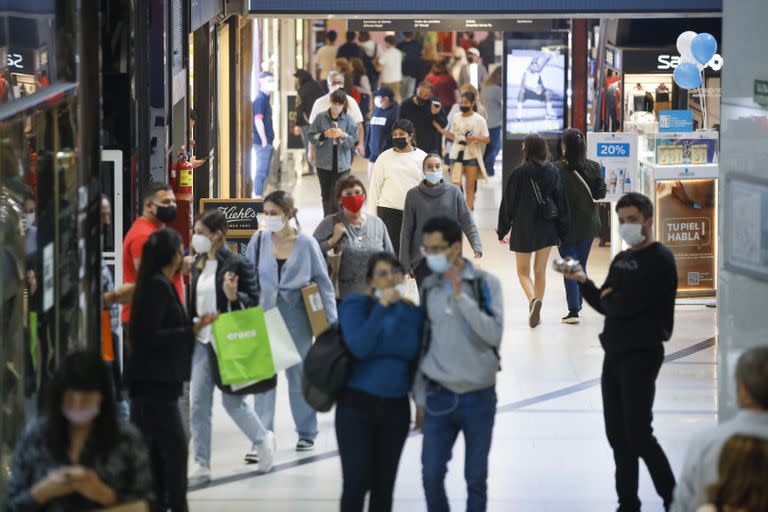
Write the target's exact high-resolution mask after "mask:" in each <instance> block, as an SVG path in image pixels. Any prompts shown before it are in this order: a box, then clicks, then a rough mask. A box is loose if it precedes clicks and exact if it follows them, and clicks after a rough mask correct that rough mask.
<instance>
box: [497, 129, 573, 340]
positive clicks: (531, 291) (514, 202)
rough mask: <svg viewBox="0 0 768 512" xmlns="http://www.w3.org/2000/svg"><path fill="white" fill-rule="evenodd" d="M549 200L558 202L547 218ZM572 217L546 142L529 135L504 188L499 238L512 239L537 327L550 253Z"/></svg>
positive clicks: (531, 320)
mask: <svg viewBox="0 0 768 512" xmlns="http://www.w3.org/2000/svg"><path fill="white" fill-rule="evenodd" d="M547 199H549V200H550V201H551V202H552V203H554V204H555V205H556V206H557V216H556V217H555V218H547V216H546V215H545V212H544V211H543V208H542V206H541V201H546V200H547ZM569 218H570V214H569V213H568V199H567V197H566V195H565V190H564V189H563V182H562V180H561V179H560V174H559V173H558V172H557V168H556V167H555V166H554V165H552V164H551V163H549V150H548V149H547V142H546V141H545V140H544V139H543V138H542V137H541V135H538V134H535V133H533V134H531V135H528V136H527V137H526V138H525V139H524V140H523V163H522V164H521V165H520V166H519V167H518V168H517V169H515V170H514V171H513V172H512V174H511V175H510V176H509V179H508V180H507V184H506V186H505V187H504V193H503V195H502V199H501V207H500V208H499V225H498V229H497V231H496V232H497V233H498V236H499V241H500V242H501V243H503V244H506V243H509V248H510V250H512V251H514V253H515V259H516V262H517V277H518V279H520V284H521V285H522V287H523V292H524V293H525V296H526V297H527V299H528V304H529V306H528V325H529V326H530V327H532V328H533V327H536V326H538V325H539V324H540V323H541V306H542V301H543V299H544V290H545V289H546V286H547V262H548V261H549V253H550V252H551V251H552V247H554V246H556V245H559V244H560V243H561V241H562V240H565V238H566V237H567V236H568V222H569ZM510 228H511V229H512V232H511V235H510ZM508 235H510V236H508ZM531 255H533V278H531Z"/></svg>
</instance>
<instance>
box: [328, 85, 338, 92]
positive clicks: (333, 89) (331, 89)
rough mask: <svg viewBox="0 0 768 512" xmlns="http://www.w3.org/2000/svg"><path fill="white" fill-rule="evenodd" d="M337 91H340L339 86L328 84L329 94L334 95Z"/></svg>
mask: <svg viewBox="0 0 768 512" xmlns="http://www.w3.org/2000/svg"><path fill="white" fill-rule="evenodd" d="M339 89H341V85H339V84H330V85H329V86H328V92H330V93H331V94H333V93H335V92H336V91H338V90H339Z"/></svg>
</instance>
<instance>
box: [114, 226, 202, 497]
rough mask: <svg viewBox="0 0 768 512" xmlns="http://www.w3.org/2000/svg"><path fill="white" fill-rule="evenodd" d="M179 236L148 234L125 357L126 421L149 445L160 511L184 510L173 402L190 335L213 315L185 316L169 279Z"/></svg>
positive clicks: (185, 375) (183, 470) (182, 450)
mask: <svg viewBox="0 0 768 512" xmlns="http://www.w3.org/2000/svg"><path fill="white" fill-rule="evenodd" d="M182 251H183V246H182V243H181V237H180V236H179V234H178V233H176V232H175V231H173V230H171V229H159V230H157V231H155V232H154V233H152V235H150V237H149V239H148V240H147V243H146V244H144V248H143V250H142V252H141V266H139V273H138V275H137V277H136V292H135V293H134V296H133V306H132V311H133V313H132V314H131V322H130V326H129V331H130V339H131V346H130V354H129V356H128V359H127V361H126V363H127V368H126V373H127V379H128V389H129V392H130V395H131V420H132V421H133V422H134V423H135V424H136V426H137V427H139V430H140V431H141V433H142V434H143V435H144V439H145V441H146V442H147V445H148V447H149V456H150V461H151V467H152V475H153V480H154V484H155V494H156V496H157V502H158V504H159V508H160V510H166V509H168V508H170V509H171V510H172V511H173V512H186V511H187V436H186V434H185V432H184V427H183V425H182V421H181V412H180V410H179V406H178V400H179V397H180V396H181V393H182V387H183V384H184V382H187V381H189V380H190V377H191V368H192V351H193V349H194V344H195V336H196V335H197V334H199V333H200V332H201V331H202V330H203V329H204V328H205V327H207V326H208V325H210V324H211V323H213V321H214V320H215V318H216V317H215V315H212V314H207V315H202V316H201V317H200V318H199V320H198V321H197V322H196V323H193V322H192V320H189V318H187V312H186V310H185V309H184V306H183V305H182V303H181V298H180V297H179V296H178V294H177V293H176V290H175V289H174V288H173V284H172V283H171V279H172V278H173V276H174V275H175V274H176V273H177V272H178V271H179V268H181V265H182V263H183V261H184V253H183V252H182Z"/></svg>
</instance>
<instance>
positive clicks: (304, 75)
mask: <svg viewBox="0 0 768 512" xmlns="http://www.w3.org/2000/svg"><path fill="white" fill-rule="evenodd" d="M293 76H294V77H296V79H297V80H298V81H299V85H304V84H306V83H307V82H311V81H312V80H313V78H312V75H311V74H310V73H309V71H307V70H306V69H297V70H296V72H295V73H294V74H293Z"/></svg>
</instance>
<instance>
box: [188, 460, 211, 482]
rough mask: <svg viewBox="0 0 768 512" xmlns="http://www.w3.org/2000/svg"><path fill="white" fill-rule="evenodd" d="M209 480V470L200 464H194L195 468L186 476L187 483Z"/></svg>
mask: <svg viewBox="0 0 768 512" xmlns="http://www.w3.org/2000/svg"><path fill="white" fill-rule="evenodd" d="M210 481H211V470H210V469H209V468H207V467H205V466H203V465H202V464H195V468H194V469H193V470H192V472H191V473H190V474H189V475H188V476H187V485H189V486H194V485H202V484H207V483H208V482H210Z"/></svg>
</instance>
